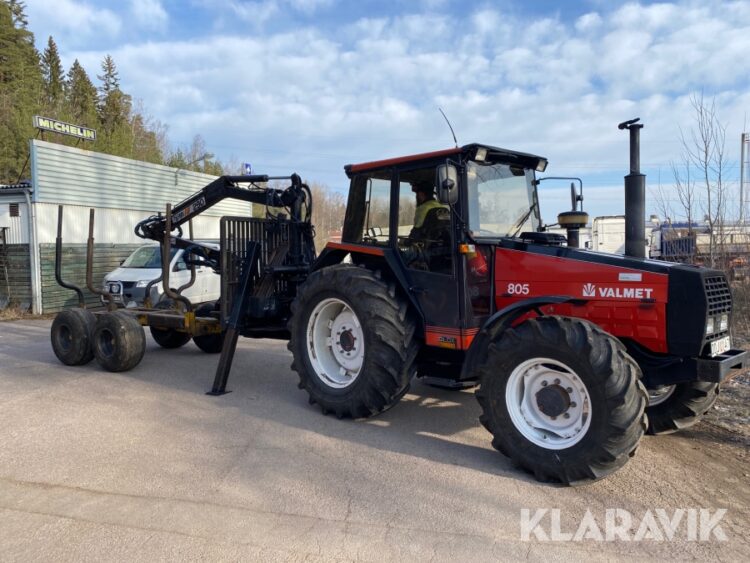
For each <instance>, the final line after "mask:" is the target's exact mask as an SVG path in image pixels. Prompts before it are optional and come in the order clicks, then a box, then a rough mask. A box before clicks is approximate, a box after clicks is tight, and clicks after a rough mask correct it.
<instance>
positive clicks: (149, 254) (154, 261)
mask: <svg viewBox="0 0 750 563" xmlns="http://www.w3.org/2000/svg"><path fill="white" fill-rule="evenodd" d="M176 253H177V249H176V248H172V249H171V250H170V251H169V261H170V262H172V258H174V255H175V254H176ZM121 267H122V268H161V247H159V246H142V247H140V248H139V249H137V250H136V251H135V252H133V254H131V255H130V256H128V257H127V259H126V260H125V262H123V263H122V266H121Z"/></svg>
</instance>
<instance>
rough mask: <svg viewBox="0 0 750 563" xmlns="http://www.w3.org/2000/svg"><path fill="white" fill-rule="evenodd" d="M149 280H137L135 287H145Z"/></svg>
mask: <svg viewBox="0 0 750 563" xmlns="http://www.w3.org/2000/svg"><path fill="white" fill-rule="evenodd" d="M150 281H151V280H138V282H137V283H136V284H135V287H146V286H147V285H148V284H149V282H150Z"/></svg>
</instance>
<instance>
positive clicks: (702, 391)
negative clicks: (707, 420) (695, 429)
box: [646, 381, 719, 434]
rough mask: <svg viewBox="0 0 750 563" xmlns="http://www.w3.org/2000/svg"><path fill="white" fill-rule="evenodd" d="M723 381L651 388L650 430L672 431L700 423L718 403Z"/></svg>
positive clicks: (651, 431)
mask: <svg viewBox="0 0 750 563" xmlns="http://www.w3.org/2000/svg"><path fill="white" fill-rule="evenodd" d="M718 396H719V384H718V383H709V382H706V381H688V382H686V383H676V384H675V385H666V386H664V387H658V388H655V389H649V390H648V408H647V409H646V414H647V415H648V433H649V434H671V433H673V432H677V431H678V430H684V429H686V428H689V427H691V426H693V425H694V424H695V423H697V422H698V421H699V420H700V419H701V417H702V416H703V415H704V414H706V413H707V412H708V411H709V410H710V409H711V407H712V406H713V405H714V403H715V402H716V399H717V397H718Z"/></svg>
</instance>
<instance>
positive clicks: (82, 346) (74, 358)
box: [50, 309, 96, 366]
mask: <svg viewBox="0 0 750 563" xmlns="http://www.w3.org/2000/svg"><path fill="white" fill-rule="evenodd" d="M95 326H96V317H95V316H94V314H93V313H92V312H91V311H89V310H88V309H66V310H64V311H61V312H60V313H58V314H57V316H56V317H55V320H54V321H52V330H51V331H50V338H51V340H52V350H53V351H54V352H55V356H57V359H58V360H60V361H61V362H62V363H64V364H65V365H68V366H82V365H84V364H87V363H89V362H90V361H91V360H92V359H94V351H93V348H92V346H91V342H92V337H93V334H94V327H95Z"/></svg>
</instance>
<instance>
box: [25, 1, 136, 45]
mask: <svg viewBox="0 0 750 563" xmlns="http://www.w3.org/2000/svg"><path fill="white" fill-rule="evenodd" d="M26 12H27V14H28V16H29V26H30V28H31V29H33V30H35V32H36V33H37V34H41V35H42V36H47V35H52V36H53V37H55V38H56V40H57V42H58V43H59V44H60V45H66V46H67V47H75V46H77V45H81V44H83V43H85V42H86V41H89V40H90V39H91V38H93V37H112V36H117V35H118V34H119V33H120V30H121V27H122V21H121V19H120V17H119V16H118V15H117V14H115V13H114V12H113V11H112V10H108V9H106V8H97V7H95V6H92V5H91V4H89V3H87V2H79V1H76V0H34V2H30V3H28V4H27V7H26ZM40 30H44V31H43V32H41V33H40Z"/></svg>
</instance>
